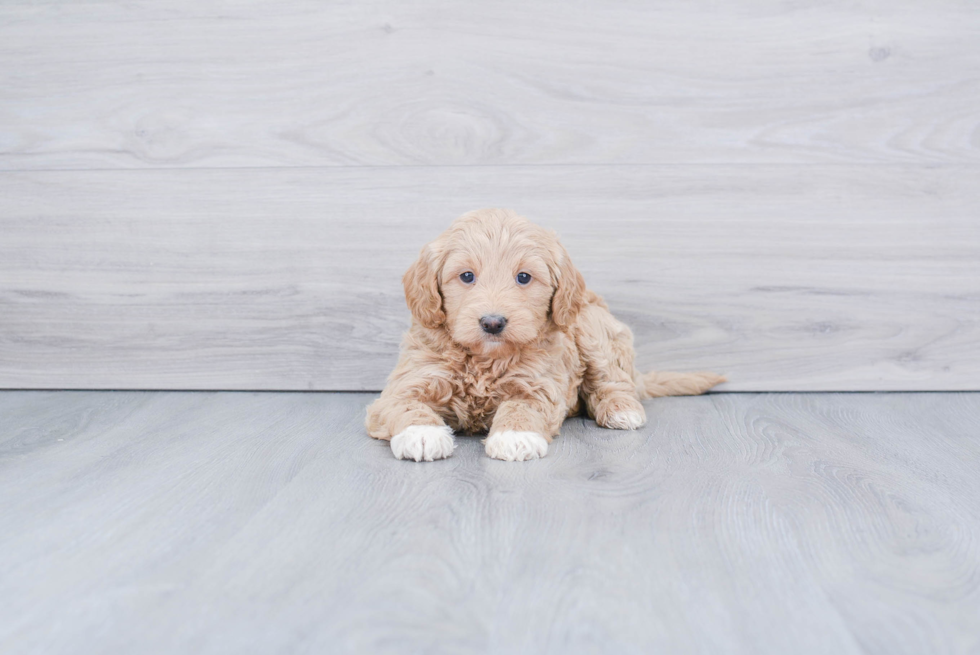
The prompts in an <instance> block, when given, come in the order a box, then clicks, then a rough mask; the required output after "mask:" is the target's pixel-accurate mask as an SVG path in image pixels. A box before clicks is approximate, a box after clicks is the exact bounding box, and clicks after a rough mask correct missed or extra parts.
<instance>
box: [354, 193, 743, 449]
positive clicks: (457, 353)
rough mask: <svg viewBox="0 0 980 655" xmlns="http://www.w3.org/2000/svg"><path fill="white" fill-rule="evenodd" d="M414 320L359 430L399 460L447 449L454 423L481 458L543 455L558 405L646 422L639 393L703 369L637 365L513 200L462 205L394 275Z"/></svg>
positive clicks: (609, 320) (615, 423) (618, 332)
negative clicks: (510, 205)
mask: <svg viewBox="0 0 980 655" xmlns="http://www.w3.org/2000/svg"><path fill="white" fill-rule="evenodd" d="M402 282H403V283H404V285H405V298H406V299H407V301H408V306H409V308H410V309H411V310H412V327H411V328H410V329H409V331H408V332H407V333H406V334H405V337H404V340H403V341H402V348H401V356H400V357H399V360H398V364H397V366H395V370H394V371H392V373H391V375H390V376H389V378H388V384H387V386H386V387H385V389H384V391H383V392H382V393H381V397H380V398H378V399H377V400H376V401H374V403H372V404H371V405H370V406H369V407H368V410H367V420H366V426H367V431H368V434H370V435H371V436H372V437H374V438H375V439H385V440H389V441H390V443H391V452H392V453H394V455H395V457H397V458H399V459H413V460H415V461H417V462H420V461H423V460H425V461H432V460H436V459H442V458H444V457H449V456H450V455H452V453H453V449H454V448H455V443H454V441H453V432H454V431H456V430H458V431H462V432H468V433H482V432H488V433H489V434H488V436H487V438H486V440H485V442H484V443H485V445H486V452H487V454H488V455H489V456H490V457H494V458H496V459H502V460H507V461H521V460H528V459H533V458H537V457H544V456H545V455H546V454H547V452H548V444H549V443H551V440H552V438H553V437H555V436H557V435H558V430H559V428H560V427H561V424H562V421H563V420H564V419H565V417H566V416H571V415H574V414H577V413H579V411H580V410H581V407H582V406H583V404H584V407H585V409H586V411H587V412H588V415H589V416H590V417H591V418H594V419H595V420H596V422H597V423H598V424H599V425H601V426H603V427H606V428H615V429H619V430H634V429H636V428H638V427H640V426H641V425H643V424H644V423H645V422H646V413H645V412H644V410H643V405H642V404H641V403H640V399H641V398H651V397H655V396H676V395H693V394H699V393H703V392H705V391H706V390H708V389H710V388H711V387H713V386H714V385H716V384H718V383H719V382H723V381H724V378H722V377H721V376H718V375H715V374H713V373H647V374H642V373H640V372H639V371H637V370H636V367H635V366H634V352H633V335H632V333H631V332H630V330H629V328H628V327H626V326H625V325H623V324H622V323H620V322H619V321H617V320H616V319H615V318H613V315H612V314H610V313H609V308H608V307H607V306H606V304H605V303H604V302H603V301H602V299H601V298H600V297H599V296H597V295H596V294H595V293H593V292H591V291H589V290H588V289H586V287H585V280H584V279H583V278H582V275H581V273H579V272H578V270H577V269H576V268H575V267H574V266H573V265H572V262H571V260H570V259H569V257H568V252H566V251H565V248H564V247H562V245H561V244H560V243H559V242H558V237H557V235H556V234H555V233H554V232H551V231H549V230H545V229H543V228H541V227H538V226H537V225H534V224H532V223H530V222H529V221H528V220H527V219H525V218H522V217H520V216H518V215H517V214H515V213H514V212H512V211H509V210H503V209H485V210H480V211H474V212H470V213H468V214H464V215H463V216H461V217H460V218H459V219H457V220H456V221H455V222H454V223H453V224H452V225H451V226H450V227H449V229H448V230H446V231H445V232H443V233H442V234H441V235H440V236H439V237H438V238H437V239H436V240H435V241H433V242H432V243H430V244H428V245H426V246H425V247H423V248H422V252H421V253H420V255H419V258H418V261H416V262H415V263H414V264H412V266H411V267H409V269H408V271H407V272H406V273H405V276H404V278H403V280H402Z"/></svg>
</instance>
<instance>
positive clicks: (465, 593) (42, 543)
mask: <svg viewBox="0 0 980 655" xmlns="http://www.w3.org/2000/svg"><path fill="white" fill-rule="evenodd" d="M370 398H371V395H369V394H323V393H251V392H249V393H232V392H224V393H214V392H201V393H193V392H183V393H180V392H157V393H150V392H39V391H35V392H4V393H0V498H2V499H3V502H2V503H0V651H2V652H4V653H72V654H78V653H136V652H138V653H153V652H171V653H172V652H181V653H189V652H203V653H227V652H254V653H271V652H300V653H306V652H308V653H323V652H348V653H368V652H392V653H394V652H426V653H480V652H494V653H521V652H528V653H531V652H534V653H600V652H601V653H652V652H683V653H687V652H692V653H696V652H700V653H726V652H727V653H834V654H841V653H882V654H888V655H893V654H896V653H976V652H977V650H978V649H980V475H978V472H980V394H977V393H943V394H904V393H895V394H715V395H709V396H705V397H698V398H670V399H661V400H656V401H650V402H648V403H647V409H648V414H649V417H650V423H649V425H648V426H647V427H645V428H644V429H642V430H639V431H637V432H617V431H607V430H602V429H599V428H597V427H596V426H595V425H594V424H593V423H591V422H589V421H585V420H581V419H573V420H569V421H568V422H567V423H566V425H565V427H564V430H563V433H562V436H561V437H560V438H559V439H558V440H557V441H556V443H555V445H554V446H553V448H552V450H551V451H550V453H549V455H548V457H547V458H546V459H544V460H541V461H535V462H530V463H524V464H512V463H504V462H498V461H493V460H490V459H487V458H486V457H484V456H483V454H482V448H481V445H480V443H479V440H478V439H476V438H463V439H461V442H460V445H459V447H458V449H457V452H456V454H455V455H454V456H453V457H452V458H451V459H449V460H446V461H441V462H434V463H431V464H416V463H413V462H403V461H397V460H395V459H393V458H392V457H391V455H390V452H389V451H388V449H387V446H386V445H385V444H383V443H380V442H376V441H372V440H370V439H368V438H367V437H366V436H365V434H364V432H363V429H362V427H361V421H362V414H363V410H364V406H365V405H366V403H367V402H368V401H369V400H370Z"/></svg>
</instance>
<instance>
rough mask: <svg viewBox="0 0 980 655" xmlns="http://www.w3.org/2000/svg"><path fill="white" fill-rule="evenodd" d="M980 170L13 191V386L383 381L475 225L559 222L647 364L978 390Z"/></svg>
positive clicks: (153, 182)
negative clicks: (488, 218) (430, 287)
mask: <svg viewBox="0 0 980 655" xmlns="http://www.w3.org/2000/svg"><path fill="white" fill-rule="evenodd" d="M978 177H980V167H966V168H964V167H938V168H937V167H903V166H889V167H864V166H815V167H810V168H809V169H808V171H807V175H805V176H801V175H800V174H799V171H798V170H796V169H794V168H786V167H781V166H748V167H746V166H681V167H678V166H664V167H660V166H625V167H616V166H599V167H577V166H568V167H535V166H530V167H434V168H424V167H406V168H335V169H330V168H319V169H274V170H267V169H226V170H208V171H202V170H172V171H160V170H153V171H87V172H61V173H54V172H44V173H36V172H25V173H8V174H5V175H0V234H2V235H3V239H2V241H0V279H2V280H3V284H2V286H0V308H2V311H0V386H3V387H15V388H51V387H62V388H121V387H124V388H190V389H207V388H221V389H351V390H353V389H378V388H380V387H381V386H382V384H383V381H384V378H385V375H386V374H387V372H388V371H389V370H390V368H391V367H392V366H393V364H394V361H395V356H396V352H397V346H398V340H399V336H400V334H401V332H402V331H403V330H404V328H405V327H406V326H407V323H408V312H407V310H406V309H405V306H404V301H403V299H402V290H401V285H400V277H401V274H402V272H403V271H404V269H405V268H406V267H407V266H408V265H409V263H410V262H411V261H412V260H413V258H414V256H415V254H416V253H417V252H418V249H419V248H420V247H421V245H422V244H423V243H425V242H426V241H428V240H429V239H431V238H433V237H434V236H435V235H436V234H438V233H439V232H440V231H441V230H442V229H443V228H444V227H445V226H446V225H447V224H448V223H449V221H450V220H451V219H452V218H454V217H455V216H456V215H458V214H459V213H462V212H463V211H466V210H468V209H471V208H474V207H480V206H489V205H493V204H499V205H503V206H510V207H513V208H515V209H517V210H519V211H521V212H522V213H524V214H526V215H528V216H530V217H532V218H533V219H535V220H537V221H538V222H540V223H542V224H545V225H548V226H550V227H554V228H556V229H557V230H558V231H559V232H560V234H561V235H562V238H563V241H564V242H565V244H566V246H567V247H568V249H569V250H570V252H571V254H572V257H573V259H574V261H575V262H576V263H577V265H578V266H579V267H580V268H581V269H582V271H583V272H584V274H585V276H586V279H587V280H588V282H589V284H590V286H591V287H592V288H593V289H595V290H596V291H598V292H599V293H601V294H602V295H604V296H605V297H606V298H607V300H608V301H609V303H610V305H611V306H612V308H613V310H614V311H615V312H616V313H617V315H619V316H620V317H621V318H623V319H624V320H625V321H626V322H627V323H628V324H630V325H631V326H632V327H633V328H634V331H635V332H636V342H637V346H638V350H639V353H640V361H641V363H642V365H643V366H645V367H649V368H654V367H658V368H662V369H701V368H709V369H714V370H718V371H722V372H725V373H727V374H728V375H729V376H730V377H731V382H730V383H729V384H728V385H726V386H725V387H723V388H725V389H728V390H790V389H796V390H823V389H839V390H840V389H843V390H855V389H860V390H869V389H976V388H978V387H980V384H978V372H980V347H978V344H980V228H978V223H977V220H976V207H977V206H978V205H980V185H977V183H976V182H977V179H978Z"/></svg>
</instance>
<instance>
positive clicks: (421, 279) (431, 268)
mask: <svg viewBox="0 0 980 655" xmlns="http://www.w3.org/2000/svg"><path fill="white" fill-rule="evenodd" d="M440 250H441V249H440V248H439V247H438V246H437V245H436V242H432V243H430V244H427V245H426V246H424V247H423V248H422V251H421V252H420V253H419V258H418V259H417V260H415V263H414V264H412V265H411V266H409V267H408V270H407V271H405V275H404V276H403V277H402V284H403V285H404V286H405V301H406V302H407V303H408V308H409V309H410V310H412V316H414V317H415V319H416V320H417V321H418V322H419V323H421V324H422V325H424V326H425V327H427V328H437V327H439V326H440V325H442V324H443V322H445V320H446V313H445V312H443V311H442V294H441V293H439V273H440V271H441V269H442V263H441V261H440V259H441V256H440V254H439V251H440Z"/></svg>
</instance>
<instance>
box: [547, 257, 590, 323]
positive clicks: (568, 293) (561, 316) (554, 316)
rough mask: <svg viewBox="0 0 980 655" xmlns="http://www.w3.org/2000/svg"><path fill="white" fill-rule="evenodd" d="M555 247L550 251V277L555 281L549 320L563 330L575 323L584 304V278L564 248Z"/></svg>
mask: <svg viewBox="0 0 980 655" xmlns="http://www.w3.org/2000/svg"><path fill="white" fill-rule="evenodd" d="M555 245H556V248H553V249H552V253H553V257H554V260H553V262H552V269H551V275H552V277H553V278H554V280H555V294H554V295H553V296H552V297H551V320H552V321H554V322H555V325H557V326H558V327H559V328H561V329H562V330H565V329H567V328H569V327H571V325H572V323H574V322H575V317H576V316H578V313H579V310H580V309H582V305H583V304H585V278H583V277H582V274H581V273H579V271H578V269H577V268H575V265H574V264H572V259H571V258H570V257H569V256H568V251H567V250H565V247H564V246H562V245H561V244H560V243H557V242H555Z"/></svg>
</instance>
